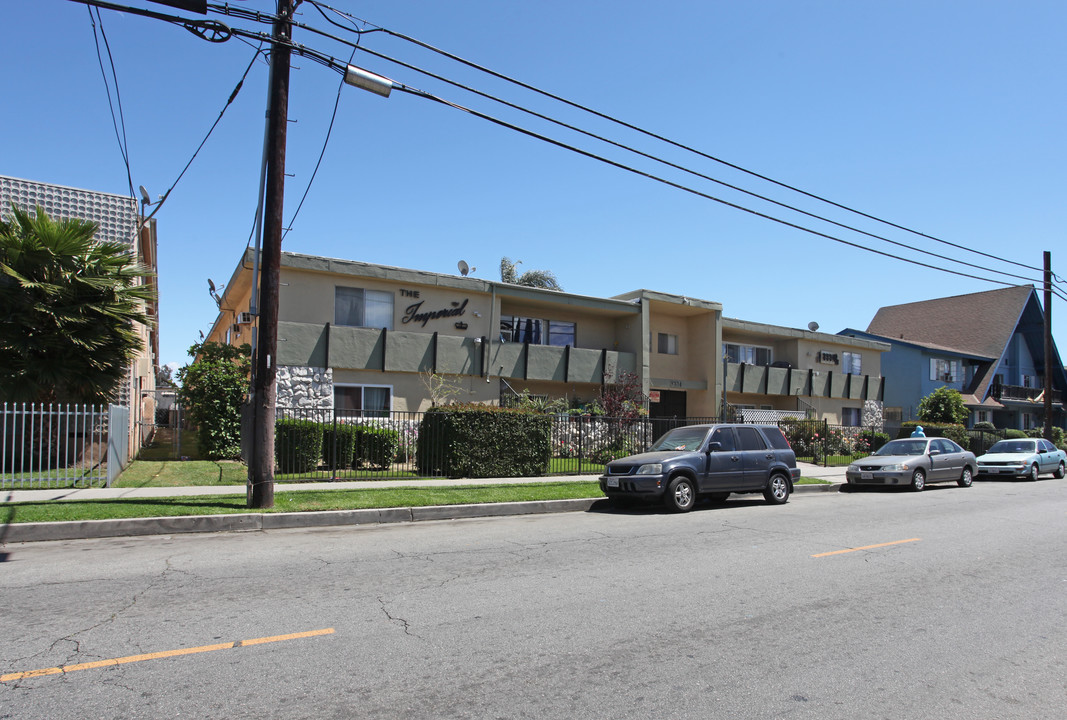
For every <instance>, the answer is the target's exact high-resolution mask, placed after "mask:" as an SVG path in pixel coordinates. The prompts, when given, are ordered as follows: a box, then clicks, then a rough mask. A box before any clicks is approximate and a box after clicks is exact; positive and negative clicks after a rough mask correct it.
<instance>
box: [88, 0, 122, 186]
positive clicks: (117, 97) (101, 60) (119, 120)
mask: <svg viewBox="0 0 1067 720" xmlns="http://www.w3.org/2000/svg"><path fill="white" fill-rule="evenodd" d="M85 9H86V10H88V11H89V23H90V24H91V25H92V27H93V41H94V42H95V43H96V61H97V63H98V64H99V65H100V75H101V77H103V78H104V90H105V92H106V93H107V105H108V107H109V108H110V109H111V125H112V126H113V127H114V128H115V139H116V140H117V141H118V144H119V153H120V154H121V155H122V163H123V165H125V166H126V180H127V182H128V183H129V187H130V197H133V173H132V171H131V170H130V147H129V142H128V141H127V139H126V119H125V117H124V116H123V113H122V96H121V95H120V94H119V78H118V74H117V72H116V71H115V58H114V57H112V55H111V45H110V44H109V43H108V41H107V33H106V32H104V19H103V18H102V17H100V10H99V9H97V11H96V18H95V19H94V18H93V9H92V8H91V7H86V8H85ZM97 23H99V24H100V35H99V36H98V35H97V34H96V26H97ZM101 37H103V39H104V48H105V49H106V50H107V59H108V62H109V63H110V65H111V77H112V79H113V81H114V83H115V102H112V101H111V86H110V84H109V83H108V79H107V72H106V71H105V70H104V58H103V57H102V56H101V54H100V38H101ZM115 105H118V118H117V119H116V116H115ZM120 126H121V131H120Z"/></svg>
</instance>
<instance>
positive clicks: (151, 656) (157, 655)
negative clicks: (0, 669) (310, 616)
mask: <svg viewBox="0 0 1067 720" xmlns="http://www.w3.org/2000/svg"><path fill="white" fill-rule="evenodd" d="M333 631H334V630H333V628H325V629H323V630H310V631H308V632H300V633H290V634H288V635H272V636H271V637H262V638H256V639H254V640H238V641H236V642H227V643H218V644H217V645H201V646H199V647H191V648H181V649H178V650H163V651H162V652H154V653H145V654H142V655H127V656H126V657H120V658H110V659H108V660H96V661H94V662H87V663H78V664H77V665H61V666H60V667H52V668H43V669H41V670H27V671H26V672H16V673H8V674H7V675H0V682H8V681H11V680H22V679H23V678H34V677H42V676H44V675H61V674H63V673H69V672H74V671H76V670H92V669H94V668H101V667H112V666H114V665H125V664H126V663H134V662H142V661H144V660H159V659H161V658H169V657H178V656H180V655H195V654H196V653H205V652H213V651H215V650H229V649H231V648H238V647H247V646H249V645H263V644H265V643H272V642H281V641H283V640H296V639H299V638H306V637H315V636H318V635H330V634H332V633H333Z"/></svg>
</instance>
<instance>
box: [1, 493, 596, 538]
mask: <svg viewBox="0 0 1067 720" xmlns="http://www.w3.org/2000/svg"><path fill="white" fill-rule="evenodd" d="M603 499H604V498H583V499H579V500H532V501H529V502H515V503H485V504H478V505H431V506H428V507H414V508H410V507H405V508H382V509H368V510H325V511H318V512H300V513H248V514H241V515H186V516H181V517H157V518H130V519H124V520H75V521H65V522H43V523H15V524H12V525H8V526H7V527H6V528H4V529H3V531H2V532H0V544H10V543H18V542H44V541H49V540H85V539H97V538H108V537H132V536H143V535H178V534H186V533H216V532H249V531H256V530H286V529H296V528H313V527H337V526H345V525H381V524H386V523H402V522H420V521H424V520H457V519H461V518H478V517H495V516H504V515H533V514H543V513H559V512H584V511H586V510H588V509H589V508H590V507H591V506H592V505H593V503H595V502H599V501H600V500H603Z"/></svg>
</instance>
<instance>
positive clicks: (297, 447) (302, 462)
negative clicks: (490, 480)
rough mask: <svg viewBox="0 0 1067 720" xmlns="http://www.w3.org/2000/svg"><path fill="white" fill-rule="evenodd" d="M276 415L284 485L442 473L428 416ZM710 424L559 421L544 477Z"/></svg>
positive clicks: (579, 470)
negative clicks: (674, 431) (425, 420)
mask: <svg viewBox="0 0 1067 720" xmlns="http://www.w3.org/2000/svg"><path fill="white" fill-rule="evenodd" d="M276 416H277V420H278V424H277V426H276V429H275V441H274V442H275V460H276V463H277V464H276V472H277V475H278V477H279V478H280V479H309V480H314V479H320V480H353V479H360V480H373V479H381V480H385V479H398V478H417V477H430V476H433V475H435V474H436V473H437V471H436V470H435V468H440V467H442V462H441V456H442V455H443V453H444V452H445V448H443V447H442V446H441V442H440V440H439V439H438V438H432V437H427V436H421V433H422V429H423V418H424V416H425V413H421V412H377V413H369V412H362V411H345V410H331V409H318V408H284V407H279V408H278V409H277V411H276ZM704 422H716V418H708V417H702V418H647V417H642V418H638V419H620V418H606V417H603V416H593V415H568V414H561V415H553V416H552V430H551V441H550V442H551V450H550V457H549V463H548V468H547V471H546V474H548V475H579V474H590V475H593V474H599V473H601V472H603V470H604V465H605V464H606V463H608V462H609V461H611V460H613V459H615V458H618V457H624V456H626V455H631V454H633V453H637V452H642V451H644V450H645V449H646V448H648V446H649V445H651V444H652V441H653V440H655V439H656V438H657V437H659V436H660V435H662V434H663V433H665V432H667V431H668V430H670V429H672V428H675V427H679V426H682V425H692V424H695V423H704ZM505 451H506V450H505Z"/></svg>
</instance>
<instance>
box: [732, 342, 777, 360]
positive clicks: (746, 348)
mask: <svg viewBox="0 0 1067 720" xmlns="http://www.w3.org/2000/svg"><path fill="white" fill-rule="evenodd" d="M723 351H724V352H725V353H726V357H727V359H728V360H729V361H730V362H732V363H744V364H746V365H770V364H771V362H772V361H773V359H774V358H773V357H772V354H771V349H770V348H769V347H761V346H759V345H738V344H736V343H723Z"/></svg>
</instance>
